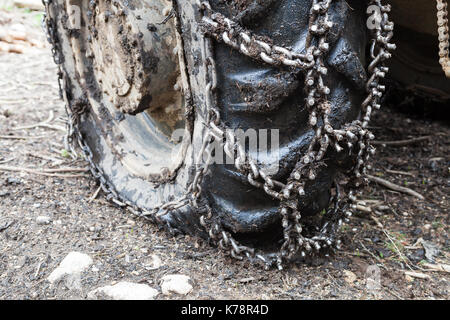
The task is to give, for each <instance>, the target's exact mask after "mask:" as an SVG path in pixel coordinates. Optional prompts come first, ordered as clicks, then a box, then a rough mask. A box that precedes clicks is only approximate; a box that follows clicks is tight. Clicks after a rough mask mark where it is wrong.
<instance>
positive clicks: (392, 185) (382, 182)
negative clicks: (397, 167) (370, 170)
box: [366, 175, 425, 200]
mask: <svg viewBox="0 0 450 320" xmlns="http://www.w3.org/2000/svg"><path fill="white" fill-rule="evenodd" d="M366 177H367V179H369V181H372V182H376V183H378V184H380V185H382V186H384V187H386V188H388V189H391V190H394V191H398V192H402V193H406V194H409V195H411V196H414V197H416V198H419V199H420V200H425V197H424V196H423V195H421V194H420V193H418V192H416V191H414V190H412V189H410V188H406V187H402V186H399V185H396V184H395V183H392V182H389V181H387V180H384V179H381V178H378V177H374V176H371V175H366Z"/></svg>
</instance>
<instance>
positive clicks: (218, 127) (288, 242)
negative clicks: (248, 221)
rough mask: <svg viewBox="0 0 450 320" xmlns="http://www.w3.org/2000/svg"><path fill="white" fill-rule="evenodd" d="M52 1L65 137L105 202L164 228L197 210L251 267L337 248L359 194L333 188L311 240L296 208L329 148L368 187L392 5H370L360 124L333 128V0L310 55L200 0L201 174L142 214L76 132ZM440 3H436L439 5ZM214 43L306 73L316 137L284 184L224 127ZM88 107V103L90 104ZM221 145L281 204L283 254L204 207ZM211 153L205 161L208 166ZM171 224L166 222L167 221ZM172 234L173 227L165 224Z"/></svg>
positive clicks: (311, 35)
mask: <svg viewBox="0 0 450 320" xmlns="http://www.w3.org/2000/svg"><path fill="white" fill-rule="evenodd" d="M51 1H52V0H43V3H44V5H45V7H46V12H47V14H46V16H45V19H44V25H45V27H46V30H47V31H46V32H47V36H48V40H49V42H50V43H51V45H52V54H53V58H54V60H55V63H56V64H57V65H58V68H59V69H58V75H59V76H58V79H59V81H60V82H62V84H61V83H60V88H61V91H62V96H63V98H64V100H65V102H66V110H67V112H68V115H69V120H68V133H67V136H68V139H67V141H68V142H69V143H71V144H74V142H75V140H76V142H77V144H78V146H79V147H80V149H81V151H82V152H83V155H84V156H85V158H86V160H87V161H88V162H89V165H90V169H91V173H92V175H93V176H94V177H95V178H96V179H98V180H99V181H100V185H101V187H102V189H103V191H104V192H105V194H106V195H107V199H108V200H110V201H112V202H113V203H115V204H116V205H118V206H119V207H122V208H126V209H127V210H128V211H130V212H131V213H132V214H134V215H136V216H138V217H143V218H145V219H148V220H151V221H153V222H155V223H157V224H164V222H163V220H162V219H161V217H162V216H163V215H166V214H168V213H169V212H171V211H173V210H177V209H179V208H181V207H184V206H186V205H191V206H193V207H196V208H200V207H201V210H200V211H203V212H205V213H204V214H202V215H201V216H200V218H199V221H200V224H201V225H202V226H203V227H204V228H205V230H206V232H207V234H208V237H209V239H210V240H211V242H213V243H214V244H216V245H217V246H218V247H219V248H220V249H221V250H223V251H226V252H228V253H229V254H230V255H231V256H232V257H233V258H236V259H243V258H244V257H246V258H248V259H249V260H250V261H251V262H258V261H259V262H262V263H263V265H264V266H265V267H266V268H268V267H272V266H274V265H276V266H277V267H278V268H279V269H281V268H282V266H283V265H284V264H285V263H287V262H289V261H290V260H292V259H293V258H294V257H295V256H296V254H298V253H300V254H301V256H305V255H306V253H310V252H314V251H319V250H320V249H321V248H324V247H333V246H334V247H339V243H340V241H339V240H338V239H337V237H336V232H337V230H338V228H339V226H340V225H341V223H342V220H343V219H345V218H346V216H349V215H351V209H352V206H351V205H350V204H349V202H351V201H354V200H356V197H355V196H354V192H353V191H352V190H349V191H348V199H347V200H346V201H341V200H342V199H341V198H342V196H341V186H339V184H336V183H335V188H336V194H335V195H334V196H333V197H332V199H331V200H330V204H331V205H330V208H329V209H328V211H327V212H326V214H325V217H324V218H326V219H325V221H324V223H323V224H322V226H321V228H320V230H319V231H318V232H317V233H316V234H315V235H313V236H312V237H306V236H304V235H303V228H302V224H301V218H302V217H301V214H300V212H299V211H298V209H297V207H298V202H299V197H301V196H302V195H304V193H305V191H304V188H305V183H306V181H307V180H315V178H316V176H317V173H316V170H317V168H318V167H319V166H320V165H321V163H322V162H323V158H324V156H325V153H326V152H327V150H328V149H329V148H330V147H332V148H334V149H335V150H336V151H337V152H343V151H344V150H347V151H348V152H349V153H350V154H354V155H355V156H356V160H355V166H354V168H353V170H352V173H353V174H352V179H353V180H354V183H353V184H349V185H354V186H356V187H357V186H359V185H360V184H361V183H362V182H364V179H363V178H364V174H365V164H366V163H367V161H368V159H369V156H370V155H371V154H373V153H374V151H375V149H374V148H373V147H371V145H370V140H373V139H374V136H373V134H372V133H370V131H369V130H368V129H367V125H368V123H369V121H370V117H371V113H372V110H373V109H378V108H379V107H380V98H381V96H382V93H383V92H384V90H385V88H384V86H383V85H382V84H381V80H382V79H383V78H384V76H385V74H386V73H387V71H388V69H387V68H386V67H385V66H384V61H385V60H386V59H388V58H390V53H389V52H390V51H392V50H393V49H395V46H394V45H393V44H390V40H391V39H392V36H393V23H392V22H390V21H389V19H388V13H389V11H390V6H389V5H386V6H383V5H382V4H381V1H380V0H370V1H369V3H370V5H376V6H378V7H379V8H380V10H381V12H382V21H381V25H380V27H379V28H377V29H376V30H372V31H371V32H372V36H373V38H372V43H371V50H370V53H371V58H372V62H371V63H370V65H369V67H368V72H369V74H370V78H369V80H368V82H367V84H366V89H367V98H366V99H365V100H364V102H363V103H362V111H363V116H362V120H355V121H353V122H352V123H350V124H347V125H345V126H344V127H343V128H341V129H334V128H333V127H332V125H331V123H330V121H329V114H330V111H331V106H330V103H329V102H328V98H327V96H328V94H329V93H330V89H329V88H328V87H327V86H326V85H325V79H324V77H325V76H326V75H327V72H328V70H327V67H326V64H325V59H324V58H325V57H326V54H327V53H328V51H329V49H330V45H329V43H328V39H327V38H328V33H329V31H330V29H331V28H332V27H333V23H332V22H331V20H329V17H328V10H329V7H330V5H331V3H332V1H333V0H313V4H312V7H311V10H310V23H309V29H308V36H307V46H306V49H305V53H297V52H293V51H292V50H290V49H287V48H283V47H279V46H276V45H274V44H273V42H272V41H271V40H270V39H269V40H268V39H267V37H264V38H262V37H259V36H257V35H254V34H252V33H251V32H249V31H248V30H245V29H244V28H243V27H241V26H239V24H238V23H236V22H234V21H232V20H230V19H229V18H226V17H225V16H223V15H221V14H219V13H217V12H214V11H213V10H212V8H211V6H210V4H209V2H208V1H198V4H199V8H200V10H201V14H202V17H203V18H202V21H201V27H202V29H203V31H204V33H205V36H204V37H203V39H204V42H203V43H204V48H203V49H204V50H203V53H204V57H203V58H204V59H203V61H204V63H205V68H206V70H207V74H206V79H205V80H206V87H205V97H206V99H205V100H206V101H205V104H206V110H207V119H206V124H205V134H204V136H203V143H202V146H201V149H200V153H199V154H198V159H197V162H196V170H195V174H194V178H193V181H192V182H191V183H190V184H189V186H188V187H187V190H186V193H185V195H184V196H182V197H181V198H180V199H177V200H175V201H172V202H167V203H163V204H161V205H159V206H156V207H154V208H153V209H152V210H144V209H142V208H139V207H137V206H136V205H134V204H133V203H131V202H130V201H128V200H126V199H123V198H122V197H121V196H120V195H119V194H118V193H117V192H116V190H115V188H114V187H113V186H112V185H111V184H110V183H109V182H108V181H107V179H106V178H105V175H104V173H103V171H102V169H101V168H100V167H99V166H98V165H97V164H96V163H95V162H94V160H93V154H92V151H91V150H90V148H89V146H88V145H87V143H86V142H85V140H84V138H83V136H82V134H81V132H80V130H79V128H78V125H79V121H80V117H81V116H82V115H83V114H84V112H85V110H84V109H83V108H76V107H75V106H71V105H70V103H69V100H68V98H67V93H66V90H65V88H66V87H65V85H66V80H65V75H64V74H63V72H62V65H61V61H62V60H61V59H60V56H59V52H60V50H58V45H59V39H58V36H57V34H56V21H55V19H54V17H51V10H49V6H50V3H51ZM438 1H439V0H438ZM90 6H95V1H90ZM212 39H214V40H216V41H220V42H223V43H225V44H227V45H229V46H231V47H232V48H234V49H235V50H238V51H239V52H241V53H242V54H244V55H246V56H249V57H251V58H253V59H256V60H258V61H261V62H263V63H267V64H270V65H274V66H284V67H289V68H293V69H298V70H299V71H301V72H303V73H304V74H305V93H306V97H307V99H306V105H307V107H308V110H309V124H310V126H311V128H312V129H313V131H314V133H315V134H314V136H313V138H312V140H311V143H310V145H309V147H308V150H307V152H306V153H305V154H304V155H303V156H302V157H301V159H300V161H299V162H298V163H297V164H296V165H295V167H294V169H293V171H292V172H291V174H290V176H289V178H288V180H287V182H286V183H282V182H280V181H277V180H275V179H273V178H272V177H270V176H269V175H268V174H266V173H265V171H264V169H262V168H259V167H258V165H257V163H256V162H255V161H254V160H253V159H251V157H250V156H249V155H248V154H247V153H246V152H245V149H244V145H243V143H242V142H241V141H239V139H238V138H237V137H236V135H235V134H234V133H233V132H232V131H231V130H227V129H228V128H227V127H226V126H225V125H224V124H223V123H222V122H221V119H220V111H219V110H218V108H217V97H216V91H217V72H216V67H215V61H214V59H213V56H214V55H213V43H212ZM86 103H87V101H86ZM214 141H216V142H218V143H219V144H220V145H221V147H222V148H223V150H224V152H225V153H226V154H227V155H228V156H229V157H230V158H231V159H234V165H235V167H236V168H237V170H239V172H241V173H243V174H245V175H246V176H247V179H248V182H249V183H250V184H251V185H253V186H255V187H258V188H261V189H263V190H264V191H265V192H266V193H267V194H268V195H270V196H271V197H273V198H276V199H278V200H279V201H280V207H279V214H280V216H281V221H282V227H283V241H284V242H283V244H282V245H281V248H280V250H279V252H276V253H270V254H267V253H264V254H263V253H260V252H258V251H257V250H255V249H254V248H250V247H247V246H243V245H240V244H239V243H238V242H237V241H236V240H235V239H234V238H233V237H232V235H231V234H230V233H229V232H228V231H226V230H225V229H224V228H223V227H222V225H221V223H220V221H219V218H218V217H217V216H215V215H214V214H213V212H212V210H211V208H210V207H209V206H208V205H207V204H204V203H203V202H202V203H199V202H200V201H199V200H201V199H200V198H201V192H202V190H201V184H202V181H203V178H204V176H205V175H206V173H207V172H208V168H209V166H210V165H211V164H212V160H213V156H212V152H213V142H214ZM205 154H206V161H203V159H204V155H205ZM165 225H166V224H165ZM166 226H167V227H168V229H169V231H173V230H172V228H171V227H170V226H168V225H166Z"/></svg>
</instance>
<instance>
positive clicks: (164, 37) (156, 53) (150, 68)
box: [88, 1, 181, 115]
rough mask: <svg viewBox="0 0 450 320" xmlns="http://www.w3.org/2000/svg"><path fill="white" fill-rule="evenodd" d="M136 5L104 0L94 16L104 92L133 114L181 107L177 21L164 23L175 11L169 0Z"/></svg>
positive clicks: (92, 48)
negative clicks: (166, 2) (167, 2)
mask: <svg viewBox="0 0 450 320" xmlns="http://www.w3.org/2000/svg"><path fill="white" fill-rule="evenodd" d="M131 6H132V5H130V4H128V2H124V3H122V2H119V1H99V3H98V4H97V6H96V8H95V13H94V14H93V15H92V17H91V19H92V23H90V26H89V29H90V30H89V31H90V34H91V41H90V45H88V54H90V55H91V56H92V57H93V67H94V72H95V75H96V78H97V80H98V82H99V83H100V84H101V87H102V90H103V94H105V95H107V96H108V97H109V100H110V102H111V103H113V104H114V105H115V107H116V108H118V109H119V110H120V111H122V112H123V113H127V114H132V115H135V114H137V113H140V112H142V111H144V110H149V111H150V112H155V111H156V110H158V109H171V110H173V109H181V92H180V90H179V89H178V88H179V85H177V82H178V81H179V75H180V71H179V64H178V54H177V51H176V48H177V41H176V36H175V26H174V24H173V22H172V21H166V22H165V23H162V22H163V21H164V19H165V18H166V16H167V14H168V12H170V11H169V10H167V9H166V10H165V7H164V1H159V2H158V4H152V5H151V6H150V5H148V4H146V3H142V4H140V8H135V7H133V8H130V7H131ZM98 30H101V32H99V31H98ZM177 89H178V90H177ZM174 106H176V107H174Z"/></svg>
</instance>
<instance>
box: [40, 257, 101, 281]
mask: <svg viewBox="0 0 450 320" xmlns="http://www.w3.org/2000/svg"><path fill="white" fill-rule="evenodd" d="M92 263H93V261H92V258H91V257H90V256H88V255H87V254H84V253H80V252H75V251H73V252H70V253H69V254H68V255H67V256H66V257H65V258H64V260H63V261H62V262H61V264H60V265H59V267H58V268H56V269H55V270H53V272H52V273H51V274H50V276H49V277H48V278H47V280H48V281H50V282H51V283H54V282H55V281H58V280H60V279H62V278H63V277H65V276H67V275H69V276H72V275H74V274H79V273H81V272H83V271H85V270H86V269H87V268H89V266H90V265H91V264H92Z"/></svg>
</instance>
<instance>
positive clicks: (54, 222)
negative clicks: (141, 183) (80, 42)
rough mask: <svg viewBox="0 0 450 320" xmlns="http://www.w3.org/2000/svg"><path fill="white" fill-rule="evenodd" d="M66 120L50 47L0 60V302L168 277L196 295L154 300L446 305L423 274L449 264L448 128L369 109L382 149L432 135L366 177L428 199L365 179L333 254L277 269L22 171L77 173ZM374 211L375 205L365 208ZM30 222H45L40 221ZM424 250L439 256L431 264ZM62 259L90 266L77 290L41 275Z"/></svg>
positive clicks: (442, 284)
mask: <svg viewBox="0 0 450 320" xmlns="http://www.w3.org/2000/svg"><path fill="white" fill-rule="evenodd" d="M8 19H10V20H8ZM38 19H39V16H38V15H36V14H33V13H26V12H24V11H16V10H13V11H11V10H2V9H0V27H3V28H5V27H6V26H8V25H11V24H12V23H14V24H17V23H21V24H24V25H26V26H27V28H28V29H27V30H29V32H30V34H31V35H32V37H33V38H34V39H37V40H39V41H41V42H42V43H43V42H44V39H43V37H42V35H41V34H40V33H39V32H40V30H39V25H38V24H37V21H38ZM48 119H50V121H49V122H46V121H47V120H48ZM64 121H65V111H64V106H63V103H62V101H61V100H59V98H58V88H57V82H56V68H55V65H54V64H53V62H52V58H51V56H50V51H49V48H48V47H45V48H41V49H39V48H37V47H32V48H29V50H27V51H25V52H24V53H23V54H15V53H0V168H1V169H0V299H85V298H86V296H87V293H88V292H89V291H91V290H93V289H95V288H97V287H99V286H104V285H109V284H111V283H114V282H119V281H124V280H126V281H131V282H137V283H145V284H148V285H150V286H151V287H153V288H155V289H157V290H159V291H160V279H161V278H162V277H163V276H164V275H166V274H173V273H180V274H185V275H188V276H189V277H191V279H192V280H193V283H194V289H193V291H192V292H191V293H190V294H188V295H187V296H179V295H173V296H165V295H163V294H159V295H158V296H157V299H186V298H187V299H449V298H450V292H449V289H450V275H449V273H448V272H449V270H448V269H446V270H447V271H445V270H444V269H442V270H440V271H432V270H431V269H430V268H431V267H430V266H434V267H436V266H441V267H442V268H448V264H450V261H449V257H450V251H449V250H450V240H449V237H448V230H449V214H448V213H449V207H450V202H449V195H450V192H449V191H450V175H449V173H450V172H449V170H450V167H449V165H450V162H449V160H450V159H449V154H450V152H449V151H450V141H449V135H450V129H449V126H448V123H447V124H445V123H441V122H438V121H430V120H423V119H415V118H407V116H405V115H404V114H399V113H396V112H395V111H394V110H392V109H387V108H385V109H383V110H382V111H380V112H378V113H377V114H376V115H375V116H374V121H373V123H372V126H373V128H372V129H373V131H374V132H375V133H376V135H377V140H379V141H398V140H404V139H411V138H417V137H423V136H430V137H429V138H428V139H425V140H423V141H419V142H417V143H413V144H408V145H406V146H390V145H386V146H382V145H379V146H377V147H378V148H377V149H378V152H377V156H376V159H375V160H373V163H372V167H373V168H372V169H371V170H370V171H371V175H373V176H375V177H380V178H383V179H386V180H389V181H391V182H393V183H395V184H397V185H401V186H404V187H408V188H411V189H413V190H415V191H417V192H419V193H421V194H422V195H423V196H424V197H425V199H424V200H419V199H417V198H415V197H413V196H410V195H407V194H404V193H399V192H396V191H391V190H389V189H387V188H385V187H383V186H380V185H378V184H375V183H370V185H369V186H367V187H366V188H365V189H364V190H363V194H362V195H361V196H360V198H361V199H364V200H366V201H365V204H362V206H361V209H362V210H361V211H359V213H358V214H356V215H355V216H353V217H352V218H351V219H350V221H349V223H347V224H345V225H344V226H343V228H342V240H343V248H342V250H340V251H337V252H336V253H335V254H333V255H330V256H329V257H323V258H315V259H313V260H312V261H308V262H305V263H299V264H295V265H293V266H291V267H290V268H289V269H287V270H284V271H281V272H280V271H276V270H271V271H263V270H260V269H257V268H254V267H252V266H250V265H248V263H241V262H236V261H234V260H232V259H230V258H228V257H225V256H223V255H222V254H221V253H220V252H218V251H217V250H215V249H214V248H212V247H210V246H209V245H208V244H206V243H205V242H203V241H202V240H199V239H196V238H191V237H188V236H183V235H180V236H176V237H172V236H169V235H168V234H167V233H165V232H163V231H160V230H158V228H157V227H155V226H154V225H152V224H149V223H147V222H146V221H143V220H139V219H135V218H133V217H132V216H131V215H129V214H127V213H124V212H122V211H121V210H120V209H118V208H116V207H115V206H113V205H111V204H110V203H108V202H107V201H106V199H105V198H104V197H103V195H102V193H100V194H99V195H98V197H97V198H96V199H95V200H93V201H91V200H90V198H91V197H92V195H93V194H94V192H95V191H96V189H97V187H98V185H97V184H96V182H95V181H94V180H93V179H92V178H91V177H90V176H89V175H88V174H85V173H77V175H78V176H77V177H67V176H63V175H66V174H67V173H59V175H61V176H43V175H38V174H34V173H30V172H28V173H27V172H25V171H23V169H24V168H31V169H36V170H41V169H49V168H61V167H77V168H85V167H86V163H85V162H84V161H83V160H75V161H74V160H72V159H70V158H67V157H66V156H67V154H66V152H65V151H64V145H63V135H64V132H63V129H64V125H65V124H64ZM42 122H45V123H44V124H42ZM39 123H41V125H37V124H39ZM8 167H9V169H11V167H13V168H16V169H17V168H19V169H21V170H19V171H17V172H16V171H7V170H6V169H7V168H8ZM375 200H376V201H375ZM377 201H378V202H377ZM371 206H372V207H373V208H375V207H376V208H377V209H376V210H375V209H373V210H372V211H374V212H372V213H369V212H366V211H368V209H367V208H368V207H371ZM39 216H47V217H49V218H50V220H51V222H50V223H48V224H39V223H38V222H37V218H38V217H39ZM422 240H423V241H422ZM430 248H431V249H430ZM432 249H436V250H438V252H437V254H436V252H434V253H435V256H434V257H430V254H431V253H430V252H433V251H436V250H432ZM71 251H79V252H83V253H86V254H89V255H90V256H91V257H92V258H93V260H94V265H93V267H92V268H90V269H89V270H88V271H86V272H84V273H83V275H82V278H81V280H80V281H81V282H80V285H79V286H70V285H68V284H67V283H66V284H65V283H60V284H59V285H57V286H53V285H50V283H49V282H48V281H47V280H46V278H47V277H48V276H49V274H50V273H51V272H52V271H53V270H54V269H55V268H56V267H57V266H58V265H59V263H60V262H61V260H62V259H63V258H64V257H65V256H66V255H67V254H68V253H69V252H71ZM426 254H427V255H428V260H431V261H427V257H426V256H425V255H426ZM151 255H157V256H158V257H159V258H160V259H161V261H162V264H161V266H160V267H159V268H156V269H154V268H152V267H149V266H150V265H151V261H150V260H151ZM431 255H432V254H431ZM432 260H434V261H432ZM442 265H444V266H442ZM374 266H376V267H374ZM368 267H370V268H369V271H368ZM370 270H375V273H374V274H371V273H370ZM378 270H379V272H380V274H379V279H380V282H379V284H380V286H377V283H378V282H376V283H375V285H373V283H372V282H370V281H369V280H370V279H377V277H376V276H377V272H378Z"/></svg>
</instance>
